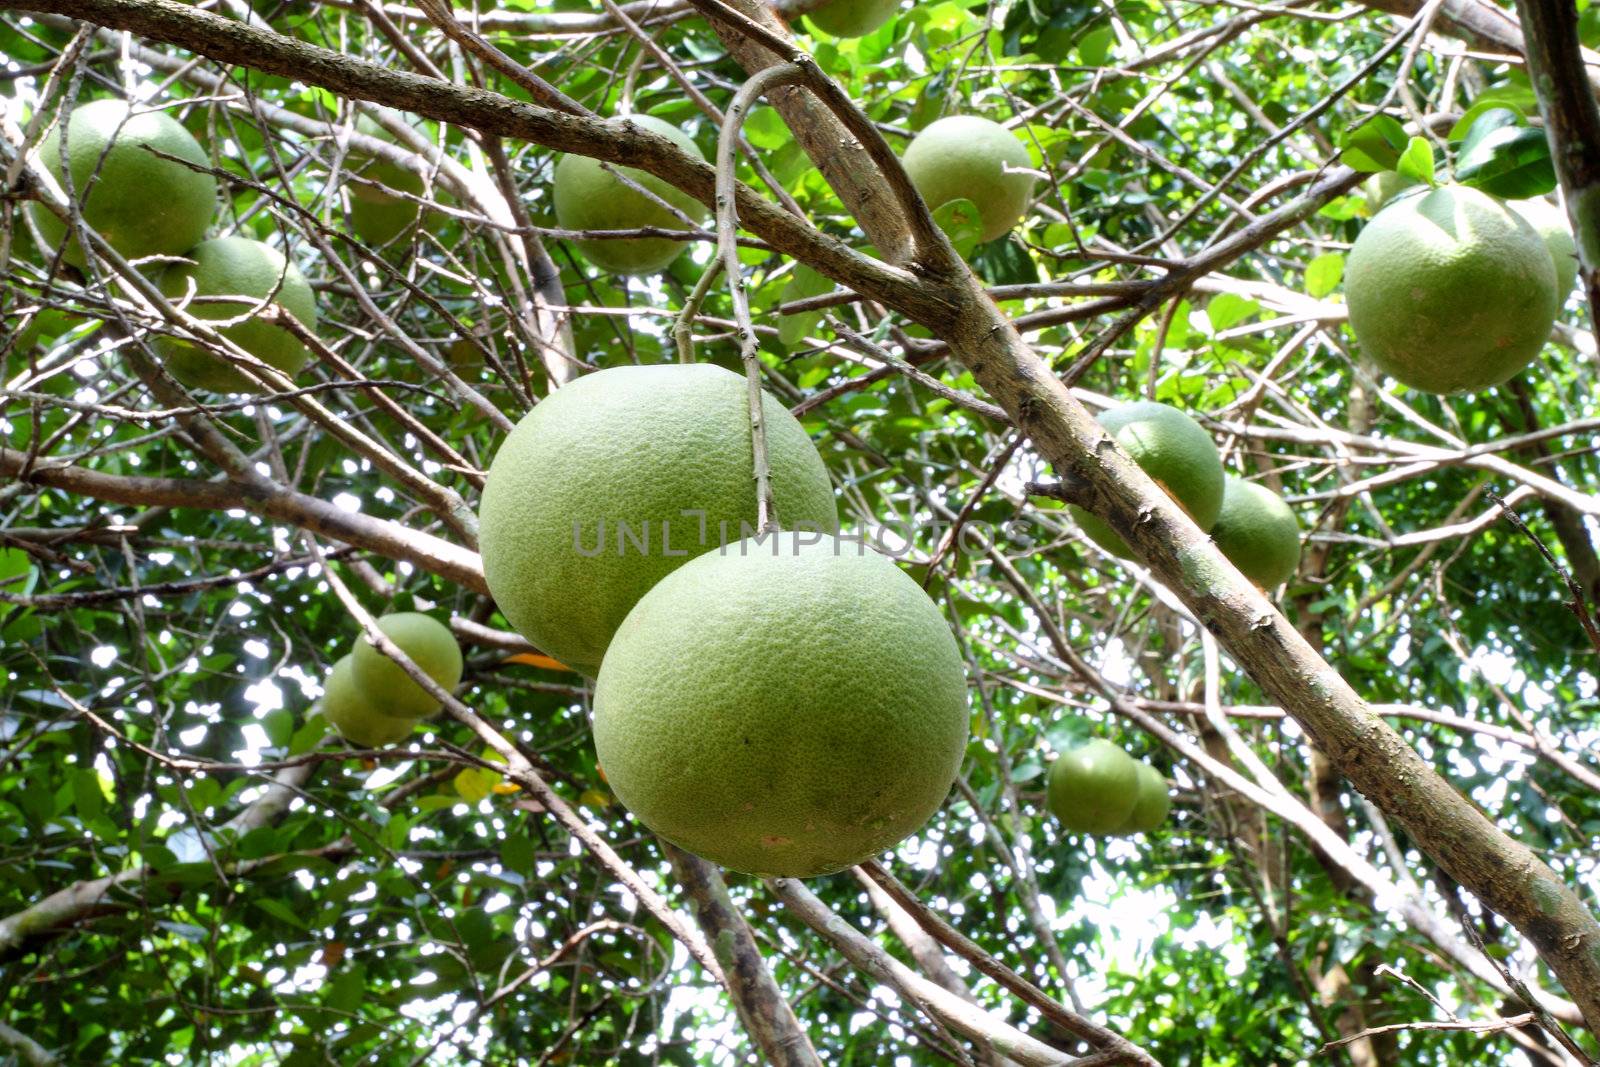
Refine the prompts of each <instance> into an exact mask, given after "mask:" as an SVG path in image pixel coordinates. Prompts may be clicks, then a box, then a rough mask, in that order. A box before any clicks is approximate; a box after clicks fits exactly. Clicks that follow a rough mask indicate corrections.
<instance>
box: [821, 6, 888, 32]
mask: <svg viewBox="0 0 1600 1067" xmlns="http://www.w3.org/2000/svg"><path fill="white" fill-rule="evenodd" d="M899 8H900V0H831V2H830V3H827V4H824V5H822V6H821V7H819V8H818V9H817V10H815V11H813V12H811V13H810V14H808V15H807V16H806V17H807V18H809V19H810V20H811V24H812V25H813V26H815V27H816V28H817V29H819V30H821V31H822V32H824V33H827V34H831V35H832V36H834V37H865V36H866V35H867V34H869V33H871V32H872V31H874V30H876V29H877V28H878V27H879V26H882V25H883V24H884V23H885V22H888V21H889V19H890V18H892V17H893V16H894V13H895V12H896V11H897V10H899Z"/></svg>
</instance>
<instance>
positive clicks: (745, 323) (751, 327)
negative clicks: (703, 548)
mask: <svg viewBox="0 0 1600 1067" xmlns="http://www.w3.org/2000/svg"><path fill="white" fill-rule="evenodd" d="M803 77H804V72H803V71H802V70H801V69H800V68H799V67H798V66H796V65H795V64H793V63H780V64H778V65H777V66H772V67H768V68H767V69H765V70H763V71H761V72H760V73H759V74H755V75H753V76H752V77H751V78H750V80H749V81H747V82H745V83H744V85H743V86H741V87H740V89H739V91H738V92H737V93H735V94H734V97H733V102H732V103H730V104H729V105H728V114H727V117H726V118H724V119H723V120H722V130H721V132H720V133H719V134H718V135H717V196H716V201H717V255H718V257H719V258H720V259H721V260H722V267H723V269H724V270H725V271H727V273H728V292H729V295H730V296H731V297H732V299H733V319H734V323H735V325H736V326H737V327H738V330H739V358H740V359H741V360H742V361H743V362H744V372H745V378H746V380H747V381H748V382H749V385H750V389H749V403H750V446H751V447H750V450H751V453H752V456H753V465H754V467H755V472H754V473H755V482H756V529H757V531H759V532H760V533H766V532H767V531H768V530H770V529H775V528H776V527H777V525H778V512H777V508H776V506H775V505H774V503H773V500H772V474H771V471H770V469H769V467H768V464H767V425H766V418H765V416H764V415H763V414H762V411H761V357H760V354H759V352H760V342H759V341H757V339H756V328H755V323H754V322H752V321H751V319H750V296H749V294H748V293H746V292H745V287H744V276H743V274H741V273H740V270H739V244H738V241H737V238H738V234H739V216H738V210H737V208H736V207H735V203H734V173H733V159H734V157H733V153H734V149H735V147H737V145H738V143H739V128H740V127H741V126H742V125H743V124H744V117H745V115H746V114H748V113H749V111H750V108H751V106H752V105H753V104H754V103H755V102H756V100H758V99H760V97H761V94H762V93H764V92H766V91H767V90H768V89H772V88H776V87H777V86H779V85H785V84H789V83H791V82H797V81H800V80H802V79H803ZM711 273H712V272H711V271H710V270H709V269H707V271H706V274H705V275H703V276H702V278H701V281H702V282H703V283H704V284H706V285H709V284H710V283H709V282H706V278H709V277H710V276H711ZM699 289H700V286H699V285H697V286H695V290H696V291H697V292H698V291H699ZM701 296H702V298H703V297H704V294H701ZM690 311H691V305H685V306H684V312H685V314H688V313H690ZM674 332H676V331H674ZM682 343H683V342H682V339H681V337H680V347H679V350H678V351H679V357H680V358H682V355H683V348H682ZM685 362H687V360H685Z"/></svg>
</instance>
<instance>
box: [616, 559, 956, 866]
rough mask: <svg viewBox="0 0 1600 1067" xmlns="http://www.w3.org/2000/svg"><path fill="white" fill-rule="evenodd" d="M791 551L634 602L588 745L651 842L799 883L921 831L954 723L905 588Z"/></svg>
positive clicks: (925, 603) (945, 776) (893, 573)
mask: <svg viewBox="0 0 1600 1067" xmlns="http://www.w3.org/2000/svg"><path fill="white" fill-rule="evenodd" d="M795 542H796V538H795V536H794V535H787V534H786V535H781V536H780V537H779V538H777V539H773V538H770V537H769V538H768V539H767V540H766V541H763V542H761V543H759V544H758V543H756V542H754V541H744V542H740V543H739V544H736V545H730V546H729V547H728V548H727V550H726V553H725V554H724V553H722V552H710V553H707V554H705V555H703V556H700V557H699V558H698V559H695V560H693V561H692V562H690V563H688V564H686V565H684V566H683V567H682V568H680V569H679V570H677V571H676V572H674V573H673V574H671V575H669V576H668V577H666V578H664V579H662V581H661V583H660V584H659V585H657V586H656V587H655V588H654V589H652V590H651V591H650V593H649V594H648V595H646V596H645V597H644V599H642V600H641V601H639V604H638V606H636V607H635V608H634V610H633V611H632V612H631V613H630V614H629V615H628V618H627V620H626V621H625V622H624V623H623V624H622V627H621V628H620V629H619V630H618V631H617V636H616V639H615V640H614V641H613V642H612V644H611V648H610V651H608V652H607V653H606V659H605V664H604V665H603V666H602V667H601V670H600V678H599V682H598V683H597V685H596V687H595V713H594V739H595V751H596V753H597V755H598V757H599V762H600V766H601V768H602V769H603V770H604V771H605V775H606V780H607V782H608V783H609V784H610V786H611V788H612V790H613V791H614V792H615V793H616V795H617V797H618V798H619V799H620V800H621V801H622V802H623V803H624V804H625V805H627V807H628V808H629V809H630V810H631V811H632V812H633V813H634V814H635V815H637V816H638V817H639V819H640V820H641V821H643V822H644V824H645V825H646V826H648V827H650V828H651V829H652V830H654V831H656V832H657V833H659V834H661V835H662V836H663V837H666V838H667V839H668V840H670V841H672V842H674V843H676V844H678V845H680V846H682V847H684V848H686V849H688V850H689V851H691V852H694V853H697V854H698V855H701V856H704V857H705V858H707V859H709V860H712V861H714V862H716V863H720V864H722V865H723V866H726V867H730V868H732V869H733V870H737V871H744V872H747V873H752V874H765V875H783V876H789V877H800V878H804V877H810V876H812V875H819V874H827V873H830V872H832V871H837V870H842V869H843V868H845V867H848V866H850V865H852V864H855V863H859V862H861V861H862V860H865V859H867V858H869V857H871V856H875V855H877V854H879V853H881V852H883V851H884V850H885V849H888V848H890V847H892V846H893V845H895V844H896V843H897V842H899V841H901V840H902V839H904V838H905V837H906V836H907V835H909V834H911V833H914V832H915V831H916V830H917V829H918V828H920V827H921V826H922V825H923V824H924V823H926V822H927V820H928V819H929V818H931V817H932V815H933V813H934V812H935V811H936V810H938V808H939V805H940V804H941V803H943V801H944V798H945V794H946V793H947V792H948V791H949V789H950V785H951V783H952V782H953V781H954V778H955V774H956V771H957V769H958V768H959V766H960V764H961V757H962V753H963V751H964V750H965V748H966V741H967V723H968V710H967V690H966V680H965V672H964V670H963V668H962V661H961V656H960V653H959V651H958V649H957V648H956V644H955V640H954V638H953V637H952V636H951V634H950V630H949V627H948V626H947V625H946V623H945V621H944V618H943V616H942V615H941V614H940V612H939V609H938V607H937V606H935V605H934V603H933V601H931V600H930V599H929V598H928V596H927V594H925V593H924V592H923V591H922V589H921V588H920V587H919V586H918V585H917V583H916V582H914V581H912V580H911V579H910V578H909V577H907V576H906V575H905V574H903V573H902V572H901V571H900V570H899V568H898V567H896V566H895V565H894V564H893V563H891V562H890V561H889V560H888V559H886V558H885V557H883V556H880V555H878V554H876V553H874V552H872V551H870V550H866V549H862V548H861V547H860V546H859V545H858V544H856V543H852V542H846V541H841V540H835V539H833V538H825V539H823V541H822V543H821V544H814V545H808V546H805V547H803V548H801V549H799V550H798V552H797V551H796V547H795ZM774 544H776V545H777V546H778V551H777V554H776V555H774V554H773V545H774Z"/></svg>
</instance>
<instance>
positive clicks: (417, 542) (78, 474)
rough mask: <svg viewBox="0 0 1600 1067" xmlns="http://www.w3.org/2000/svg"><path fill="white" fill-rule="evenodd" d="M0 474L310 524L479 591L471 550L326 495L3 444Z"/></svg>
mask: <svg viewBox="0 0 1600 1067" xmlns="http://www.w3.org/2000/svg"><path fill="white" fill-rule="evenodd" d="M0 475H3V476H5V477H6V478H16V479H20V480H22V481H25V482H27V483H29V484H32V485H39V486H45V487H47V488H50V489H59V490H61V491H63V492H67V493H72V494H74V495H76V496H85V497H90V498H93V499H95V500H104V501H106V502H108V503H112V504H123V505H126V506H128V507H167V508H206V509H209V510H212V511H225V510H227V509H229V508H243V509H245V510H246V511H250V512H254V513H255V514H257V515H261V516H264V517H266V518H271V519H277V520H278V521H280V522H286V523H289V524H291V525H293V526H298V527H301V528H303V529H307V530H311V531H313V532H315V533H319V534H321V535H323V536H324V537H329V538H332V539H334V540H336V541H341V542H343V543H344V544H347V545H354V546H356V547H358V548H362V549H365V550H367V551H369V552H374V553H377V554H378V555H381V556H384V557H385V558H388V559H393V560H404V561H405V562H407V563H411V564H414V565H415V566H418V567H421V568H422V569H423V570H426V571H430V572H432V573H434V574H437V575H439V576H440V577H442V578H445V579H447V580H449V581H452V582H456V583H458V584H460V585H462V586H464V587H465V588H468V589H472V590H475V591H477V592H480V593H487V592H488V591H489V587H488V586H487V585H486V584H485V583H484V580H483V563H482V561H481V560H479V558H478V554H477V553H476V552H472V551H470V550H468V549H465V548H462V547H461V546H459V545H455V544H452V543H451V542H449V541H445V540H443V539H441V538H438V537H434V536H432V535H431V534H425V533H420V532H418V531H416V530H411V529H407V528H406V527H404V526H401V525H400V524H399V523H396V522H389V521H387V520H385V519H377V518H373V517H372V516H370V515H363V514H361V513H360V512H352V511H345V510H343V509H342V508H339V507H336V506H334V505H333V504H331V503H329V502H328V501H326V500H322V499H320V498H318V497H314V496H309V495H307V494H305V493H297V492H294V491H293V490H289V489H283V488H280V487H273V486H271V484H270V483H268V484H266V485H249V486H242V485H234V484H230V483H226V482H211V481H200V480H198V479H188V478H141V477H131V476H126V475H117V474H102V473H100V472H99V471H93V470H90V469H88V468H87V467H79V466H74V465H70V464H65V465H62V464H52V463H43V464H35V465H30V462H29V457H28V455H27V453H25V452H21V451H18V450H17V449H11V448H5V447H4V446H0Z"/></svg>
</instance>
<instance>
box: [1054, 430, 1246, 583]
mask: <svg viewBox="0 0 1600 1067" xmlns="http://www.w3.org/2000/svg"><path fill="white" fill-rule="evenodd" d="M1097 421H1098V422H1099V423H1100V425H1101V426H1103V427H1105V428H1106V429H1107V430H1108V431H1110V433H1111V435H1112V436H1113V437H1115V438H1116V439H1117V444H1119V445H1121V446H1122V448H1123V450H1124V451H1125V452H1127V453H1128V455H1129V456H1131V457H1132V458H1133V461H1134V462H1135V463H1137V464H1139V466H1140V467H1141V468H1142V469H1143V470H1144V472H1145V473H1146V474H1148V475H1149V476H1150V477H1151V478H1152V479H1154V480H1155V482H1156V484H1157V485H1159V486H1161V488H1163V489H1165V490H1166V491H1167V495H1168V496H1170V497H1172V499H1173V500H1175V501H1177V503H1178V505H1179V506H1180V507H1182V508H1183V510H1184V511H1186V512H1188V513H1189V517H1190V518H1191V519H1193V520H1194V522H1195V525H1196V526H1199V527H1200V529H1202V530H1206V531H1209V530H1210V529H1211V527H1212V526H1214V525H1215V524H1216V521H1217V515H1218V514H1220V513H1221V511H1222V457H1221V455H1219V454H1218V452H1217V446H1216V442H1214V441H1212V440H1211V435H1210V434H1208V433H1206V431H1205V430H1204V429H1203V428H1201V426H1200V424H1199V423H1198V422H1195V421H1194V420H1193V419H1191V418H1190V417H1189V416H1187V415H1185V414H1184V413H1183V412H1181V411H1179V410H1178V409H1177V408H1175V407H1172V406H1171V405H1170V404H1161V403H1157V402H1155V401H1153V400H1137V401H1134V402H1132V403H1129V404H1120V405H1118V406H1117V407H1114V408H1109V409H1107V410H1106V411H1103V412H1101V413H1100V416H1099V418H1098V420H1097ZM1070 510H1071V512H1072V516H1073V518H1075V519H1077V520H1078V525H1079V526H1081V527H1083V532H1084V533H1086V534H1088V535H1089V536H1090V537H1092V538H1093V539H1094V541H1095V543H1096V544H1098V545H1099V546H1100V547H1101V548H1103V549H1105V550H1106V551H1107V552H1110V553H1111V554H1112V555H1114V556H1121V557H1123V558H1124V559H1131V558H1133V549H1131V548H1129V547H1128V544H1127V542H1126V541H1124V540H1123V539H1122V538H1121V537H1120V536H1119V535H1118V534H1117V532H1116V531H1115V530H1113V529H1112V528H1111V527H1110V525H1109V524H1107V523H1106V521H1105V520H1104V519H1102V518H1100V517H1099V516H1098V515H1092V514H1090V513H1089V512H1087V511H1085V510H1083V509H1082V508H1080V507H1078V506H1077V505H1076V504H1074V505H1072V507H1071V508H1070Z"/></svg>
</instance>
